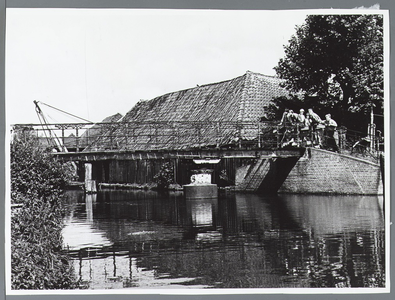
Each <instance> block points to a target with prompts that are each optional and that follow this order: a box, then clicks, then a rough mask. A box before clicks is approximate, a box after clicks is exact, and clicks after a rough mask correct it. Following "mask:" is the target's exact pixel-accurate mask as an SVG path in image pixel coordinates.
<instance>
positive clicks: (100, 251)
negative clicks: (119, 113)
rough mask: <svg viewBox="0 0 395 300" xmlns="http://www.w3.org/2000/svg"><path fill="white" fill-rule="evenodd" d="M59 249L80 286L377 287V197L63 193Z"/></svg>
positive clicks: (380, 269) (380, 252)
mask: <svg viewBox="0 0 395 300" xmlns="http://www.w3.org/2000/svg"><path fill="white" fill-rule="evenodd" d="M66 200H67V202H68V203H69V205H70V213H69V215H68V216H67V217H66V218H65V224H66V226H65V229H64V242H65V244H66V245H67V247H68V249H69V251H70V253H71V255H72V257H73V259H74V267H75V272H76V274H77V276H79V278H80V280H81V282H82V285H83V286H84V287H86V288H90V289H109V288H113V289H114V288H115V289H120V288H150V289H151V288H280V287H296V288H297V287H308V288H310V287H384V286H385V272H384V271H385V260H384V259H385V252H384V249H385V243H384V214H383V209H382V201H383V199H382V197H374V196H369V197H367V196H307V195H278V196H261V195H256V194H232V193H230V194H220V196H219V198H218V199H216V200H185V199H184V198H183V194H182V193H180V192H172V193H164V194H160V193H157V192H152V191H107V192H99V193H98V194H97V195H87V196H84V194H83V193H82V192H77V191H68V192H67V193H66Z"/></svg>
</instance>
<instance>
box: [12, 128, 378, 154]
mask: <svg viewBox="0 0 395 300" xmlns="http://www.w3.org/2000/svg"><path fill="white" fill-rule="evenodd" d="M18 130H30V131H33V132H34V133H35V135H36V136H37V137H38V138H39V139H40V141H41V143H42V144H44V145H47V146H48V147H54V148H57V149H58V151H68V152H79V151H105V150H131V151H137V150H142V151H144V150H174V149H180V150H181V149H182V150H185V149H191V148H223V147H228V148H239V149H245V148H247V149H254V148H260V149H262V148H263V149H278V148H284V147H306V146H316V144H315V136H314V134H316V133H314V132H312V131H311V130H307V131H306V130H303V129H302V128H299V127H298V126H287V127H285V126H279V125H278V123H277V122H272V121H266V122H228V121H205V122H193V121H173V122H160V121H150V122H103V123H69V124H65V123H61V124H59V123H54V124H45V125H42V124H15V125H13V131H14V132H15V131H18ZM370 132H372V133H373V134H371V135H369V134H368V135H366V134H364V133H361V132H357V131H352V130H347V129H346V128H344V127H339V128H338V130H337V132H336V133H335V140H336V143H337V145H338V147H339V148H340V150H341V151H342V152H344V153H349V154H352V155H355V156H372V157H375V158H377V157H378V154H379V153H380V151H382V149H381V148H382V144H383V139H382V137H381V136H380V135H377V134H376V133H375V132H373V131H370ZM320 134H321V136H320V138H321V145H320V146H321V147H324V148H327V147H328V139H329V138H330V137H329V136H327V135H326V134H325V130H324V129H323V130H322V132H321V133H320Z"/></svg>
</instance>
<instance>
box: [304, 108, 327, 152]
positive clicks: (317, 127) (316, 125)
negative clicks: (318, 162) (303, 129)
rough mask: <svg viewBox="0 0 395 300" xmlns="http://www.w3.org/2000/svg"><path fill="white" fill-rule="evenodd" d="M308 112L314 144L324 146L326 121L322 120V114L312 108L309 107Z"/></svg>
mask: <svg viewBox="0 0 395 300" xmlns="http://www.w3.org/2000/svg"><path fill="white" fill-rule="evenodd" d="M308 112H309V116H310V120H311V125H310V130H311V134H312V141H313V144H315V145H316V146H318V147H319V148H320V147H322V137H323V135H324V133H323V129H324V128H325V126H322V125H323V124H324V121H322V120H321V118H320V116H319V115H317V114H316V113H315V112H314V111H313V109H312V108H309V109H308Z"/></svg>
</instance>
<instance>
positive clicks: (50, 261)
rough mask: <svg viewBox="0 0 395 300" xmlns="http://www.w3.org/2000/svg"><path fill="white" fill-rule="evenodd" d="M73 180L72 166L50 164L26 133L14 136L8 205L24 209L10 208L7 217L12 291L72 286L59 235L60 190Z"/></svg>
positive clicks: (68, 265) (52, 161) (71, 276)
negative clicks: (18, 205) (9, 226)
mask: <svg viewBox="0 0 395 300" xmlns="http://www.w3.org/2000/svg"><path fill="white" fill-rule="evenodd" d="M71 179H72V168H71V166H70V165H62V164H61V163H59V162H57V161H56V160H54V159H53V157H52V156H51V154H50V152H49V151H48V150H46V149H44V148H43V147H42V146H40V144H39V142H38V140H37V138H35V137H34V136H33V135H32V133H31V132H30V131H21V132H18V133H17V134H16V135H15V136H14V138H13V141H12V143H11V202H12V203H14V204H15V203H19V204H22V206H21V207H20V208H13V209H12V215H11V285H12V289H71V288H75V287H76V282H75V277H74V273H73V269H72V266H71V263H70V260H69V258H68V256H67V254H66V253H65V252H64V251H63V250H62V246H63V241H62V233H61V231H62V227H63V221H62V220H63V217H64V213H65V208H64V206H63V203H62V198H61V195H62V189H63V188H64V185H65V184H66V182H67V181H69V180H71Z"/></svg>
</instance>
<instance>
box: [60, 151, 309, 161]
mask: <svg viewBox="0 0 395 300" xmlns="http://www.w3.org/2000/svg"><path fill="white" fill-rule="evenodd" d="M304 151H305V148H294V149H287V150H285V149H277V150H264V149H259V150H241V149H240V150H239V149H237V150H222V149H209V150H204V149H202V150H168V151H166V150H152V151H125V150H118V151H113V150H107V151H95V152H68V153H66V152H59V153H54V156H56V157H57V158H58V159H59V160H62V161H87V162H88V161H89V162H92V161H100V160H140V159H170V158H180V159H199V158H200V159H201V158H204V159H218V158H262V157H267V158H274V157H282V158H287V157H301V156H302V155H303V154H304Z"/></svg>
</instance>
